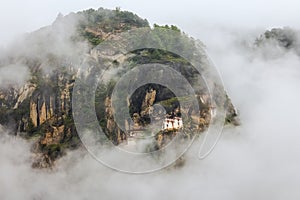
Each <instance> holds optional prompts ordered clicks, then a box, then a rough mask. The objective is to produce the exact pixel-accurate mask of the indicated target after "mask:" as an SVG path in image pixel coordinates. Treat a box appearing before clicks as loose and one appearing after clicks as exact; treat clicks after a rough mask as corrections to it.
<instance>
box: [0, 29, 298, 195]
mask: <svg viewBox="0 0 300 200" xmlns="http://www.w3.org/2000/svg"><path fill="white" fill-rule="evenodd" d="M205 31H206V33H210V32H212V30H211V29H206V30H204V31H203V32H201V34H200V35H199V38H200V39H201V38H203V40H204V42H205V44H206V46H207V48H208V52H209V54H210V56H211V59H212V60H213V61H214V62H215V64H216V65H217V67H218V68H219V70H220V73H221V75H222V77H223V80H224V83H225V86H226V88H227V90H228V93H229V96H230V97H231V99H232V101H233V103H234V104H235V105H236V107H237V108H238V109H239V112H240V118H241V121H242V126H240V127H235V128H234V127H227V128H225V130H224V133H223V137H222V138H221V140H220V142H219V143H218V145H217V146H216V148H215V149H214V151H213V152H212V154H210V155H209V156H208V157H207V158H206V159H204V160H198V159H197V155H196V153H197V150H198V146H197V143H196V144H195V145H194V146H193V148H192V149H191V150H190V151H189V152H188V154H187V155H186V157H185V160H186V162H185V165H184V167H182V168H177V169H174V168H170V169H165V170H162V171H160V172H157V173H154V174H148V175H128V174H122V173H119V172H115V171H113V170H111V169H108V168H106V167H104V166H102V165H101V164H99V163H98V162H97V161H95V160H94V159H93V158H92V157H91V156H90V155H89V154H88V153H87V152H86V151H85V150H82V149H79V150H76V151H72V152H69V153H68V155H67V156H65V157H63V158H62V159H60V160H59V161H58V163H57V165H56V166H57V167H56V168H55V169H54V170H53V171H43V170H34V169H32V168H31V167H30V163H31V159H32V156H33V155H31V153H30V145H31V144H30V142H27V141H25V140H23V139H19V138H11V137H9V136H5V134H4V133H3V132H5V131H4V130H2V131H1V132H2V134H1V137H0V138H1V140H0V163H1V164H0V188H1V190H0V198H1V199H20V198H22V199H25V200H26V199H99V198H100V199H145V200H147V199H201V198H202V199H209V200H213V199H230V200H234V199H246V200H247V199H249V200H250V199H274V200H277V199H278V200H281V199H287V198H288V199H299V197H300V192H299V189H298V187H299V182H300V175H299V173H298V169H299V167H300V159H299V155H300V145H299V141H300V135H299V134H298V133H299V122H300V121H299V113H300V106H299V102H300V93H299V88H300V68H299V66H300V58H299V56H297V55H296V54H295V53H293V52H286V53H284V54H280V55H279V56H278V57H277V58H274V59H266V58H265V57H263V56H257V52H259V54H262V53H267V52H265V51H269V50H272V46H271V47H270V48H271V49H269V48H263V49H261V50H259V51H256V52H253V51H252V49H251V48H249V47H251V44H253V42H254V38H255V37H253V36H254V35H256V36H258V35H259V34H260V33H261V32H260V33H258V32H256V31H254V32H252V31H251V30H249V31H248V32H242V33H241V32H240V31H237V30H230V31H228V29H227V30H224V29H214V30H213V32H214V34H213V35H210V36H211V37H209V34H207V35H206V34H205ZM200 36H201V37H200ZM212 36H213V37H212ZM216 41H218V42H216ZM245 44H247V45H245ZM19 67H20V66H19ZM12 68H14V67H12ZM15 68H16V66H15ZM0 70H1V69H0ZM7 73H9V71H8V72H7ZM1 74H2V73H1ZM0 80H2V79H0ZM113 156H116V155H114V154H112V157H113ZM113 159H119V158H118V157H117V156H116V157H113Z"/></svg>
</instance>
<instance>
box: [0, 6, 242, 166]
mask: <svg viewBox="0 0 300 200" xmlns="http://www.w3.org/2000/svg"><path fill="white" fill-rule="evenodd" d="M74 21H76V23H75V22H74ZM70 24H72V27H70V30H75V32H71V31H70V30H69V29H68V30H67V31H66V30H65V29H66V28H68V27H69V25H70ZM139 27H149V24H148V22H147V21H146V20H143V19H141V18H139V17H138V16H136V15H134V14H132V13H130V12H126V11H120V10H116V11H110V10H105V9H99V10H98V11H95V10H87V11H83V12H80V13H77V14H74V13H73V14H70V15H69V16H66V17H62V16H60V17H59V18H58V19H57V20H56V21H55V22H54V23H53V25H52V26H50V27H45V28H43V29H41V30H39V31H37V32H35V33H32V34H30V35H29V36H28V37H27V38H25V39H26V40H25V41H26V42H27V43H26V45H25V46H31V47H32V50H29V49H28V48H25V50H24V51H20V52H19V53H18V54H16V55H14V54H13V53H12V55H11V56H10V57H9V58H7V59H6V60H4V61H3V62H2V61H1V62H0V63H5V64H11V63H23V64H24V65H26V66H28V68H29V70H30V73H31V78H30V80H28V81H27V82H26V83H25V84H24V85H23V86H22V87H20V88H17V87H13V86H11V87H9V88H1V89H0V124H2V125H5V126H7V127H9V128H10V129H11V130H12V132H13V134H19V133H22V134H21V135H22V136H24V137H25V138H27V139H33V140H35V141H36V142H35V145H34V146H33V148H32V151H33V152H34V153H35V155H36V156H35V160H34V162H33V167H37V168H49V167H52V166H53V165H54V164H55V160H56V159H58V158H59V157H61V156H63V155H64V153H65V150H66V149H74V148H77V147H78V146H80V140H79V138H78V135H77V132H76V129H75V125H74V121H73V117H72V92H73V87H74V82H75V77H76V75H77V74H78V69H77V68H76V65H77V64H78V63H82V60H83V59H86V57H88V58H89V59H92V61H93V62H94V63H96V65H97V62H98V61H99V60H100V59H102V60H107V62H111V63H113V64H112V65H113V66H115V68H117V67H118V65H119V64H120V63H122V62H125V61H126V62H130V63H133V62H134V63H136V64H141V63H145V62H148V61H153V60H157V58H158V57H159V58H162V59H161V60H162V63H169V64H170V63H171V64H172V65H173V67H174V68H177V69H180V68H182V69H183V72H184V73H185V74H186V75H187V76H189V77H192V76H193V73H194V72H193V71H192V70H189V69H184V67H185V65H183V66H184V67H182V63H181V61H179V62H178V58H176V57H175V58H174V57H172V55H167V54H166V53H162V52H152V51H151V50H150V51H149V52H148V54H149V55H148V56H145V55H144V54H145V52H144V53H143V54H140V53H139V52H137V53H135V54H136V56H135V57H134V58H132V55H129V56H128V55H121V56H117V57H114V56H113V55H112V56H107V55H106V56H104V55H102V54H101V53H100V51H95V50H93V51H92V50H91V49H93V47H94V46H95V45H97V44H99V43H101V42H102V41H103V40H105V39H108V38H116V37H117V36H116V33H119V32H124V31H128V30H130V29H135V28H139ZM45 41H47V42H45ZM87 41H88V42H89V43H88V44H86V43H85V42H87ZM61 43H63V44H61ZM82 43H84V44H85V45H82ZM86 46H87V48H86V49H85V48H83V47H86ZM22 48H24V47H22ZM12 52H14V51H12ZM66 52H67V53H66ZM146 54H147V52H146ZM166 58H167V59H169V60H166ZM134 59H135V60H134ZM170 59H172V60H170ZM0 67H1V65H0ZM90 73H93V71H92V70H87V72H86V76H89V74H90ZM163 73H164V72H162V73H161V75H162V76H163ZM113 86H114V83H108V84H106V85H103V87H102V88H100V89H101V91H100V92H98V93H97V94H96V97H97V98H96V99H99V102H96V103H95V105H96V106H95V107H96V113H97V117H98V119H99V123H100V125H101V126H102V128H103V129H104V130H105V133H106V135H107V137H108V138H109V139H110V140H111V141H113V143H114V144H115V145H118V144H120V143H121V142H123V141H126V139H127V134H126V133H124V132H123V131H122V130H121V129H120V128H119V127H118V126H117V124H116V122H115V121H114V119H113V112H112V107H111V91H112V89H111V88H112V87H113ZM102 90H103V91H104V92H103V91H102ZM199 90H201V88H200V89H199ZM174 97H175V96H174V94H173V93H172V92H170V91H169V90H167V88H164V87H162V86H159V85H155V84H152V85H151V84H150V85H146V86H145V87H143V88H141V89H140V90H138V91H137V92H136V93H135V94H134V95H133V97H131V99H128V106H129V107H130V112H131V113H130V114H131V117H132V119H133V121H134V125H133V126H135V127H142V126H144V125H145V124H147V123H148V122H149V120H150V116H149V114H150V113H151V112H152V109H153V108H152V106H153V105H154V104H155V103H158V102H159V103H162V105H164V107H165V109H166V112H167V114H168V115H170V116H173V117H174V116H180V109H179V107H178V105H179V104H178V100H176V99H175V98H174ZM199 102H202V103H201V105H202V108H203V109H202V111H201V113H200V117H199V113H192V112H191V114H192V116H194V117H192V118H193V120H194V121H195V122H196V123H197V124H198V122H200V123H199V124H200V127H196V128H198V129H201V130H204V129H205V128H206V127H207V126H208V125H209V121H210V119H211V115H210V113H211V112H210V111H211V107H209V102H208V101H207V99H206V97H205V96H201V97H199ZM228 108H229V115H228V119H229V120H228V122H232V120H233V119H234V117H235V116H236V112H235V110H234V107H233V106H232V104H231V102H230V100H229V99H228ZM182 109H184V108H182ZM124 123H125V126H126V127H127V128H129V129H130V126H132V124H129V120H128V121H125V122H124ZM174 134H176V133H174V132H172V133H159V134H158V135H157V136H156V137H157V144H158V145H157V146H158V148H160V147H162V146H163V145H164V143H165V141H167V140H169V139H171V138H172V137H173V136H174Z"/></svg>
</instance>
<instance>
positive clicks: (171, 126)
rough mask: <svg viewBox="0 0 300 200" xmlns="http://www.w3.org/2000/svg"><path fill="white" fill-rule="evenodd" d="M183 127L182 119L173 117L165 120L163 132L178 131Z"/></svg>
mask: <svg viewBox="0 0 300 200" xmlns="http://www.w3.org/2000/svg"><path fill="white" fill-rule="evenodd" d="M182 127H183V122H182V118H180V117H175V118H174V119H172V118H166V119H165V120H164V122H163V127H162V129H163V130H178V129H180V128H182Z"/></svg>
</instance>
